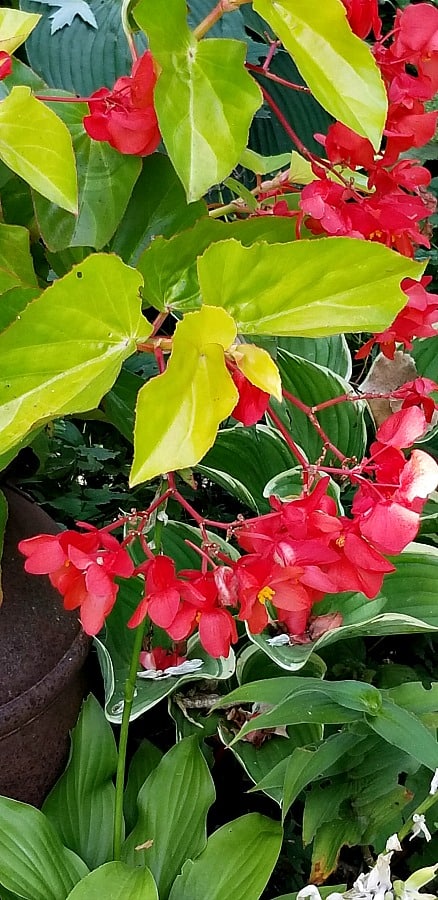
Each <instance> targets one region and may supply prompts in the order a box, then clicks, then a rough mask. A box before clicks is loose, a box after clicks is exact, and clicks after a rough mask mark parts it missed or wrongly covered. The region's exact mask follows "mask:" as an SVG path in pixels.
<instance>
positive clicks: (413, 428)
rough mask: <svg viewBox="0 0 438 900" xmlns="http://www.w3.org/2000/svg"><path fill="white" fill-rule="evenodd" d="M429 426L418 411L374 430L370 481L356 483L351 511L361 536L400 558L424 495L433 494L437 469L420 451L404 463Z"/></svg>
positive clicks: (401, 414)
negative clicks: (398, 554)
mask: <svg viewBox="0 0 438 900" xmlns="http://www.w3.org/2000/svg"><path fill="white" fill-rule="evenodd" d="M426 427H427V421H426V417H425V415H424V412H423V411H422V410H421V409H419V407H417V406H410V407H408V408H405V409H401V410H400V412H398V413H394V415H392V416H390V417H389V419H387V420H386V421H385V422H383V424H382V425H381V426H380V428H379V429H378V430H377V434H376V441H375V442H374V443H373V444H372V445H371V448H370V452H371V465H372V468H373V470H374V477H375V481H374V482H365V481H363V482H360V486H359V490H358V491H357V493H356V495H355V497H354V501H353V506H352V512H353V515H354V517H355V518H356V519H357V522H358V527H359V530H360V533H361V535H362V536H363V537H364V538H365V539H366V540H369V541H370V543H372V544H373V545H374V547H375V548H376V549H377V550H378V551H379V552H381V553H400V552H401V550H403V549H404V547H406V545H407V544H408V543H410V541H413V540H414V538H415V536H416V534H417V531H418V526H419V523H420V513H421V511H422V509H423V506H424V504H425V502H426V498H427V495H428V494H429V493H430V492H431V491H433V490H435V487H436V485H437V482H438V466H437V463H436V462H435V460H434V459H433V458H432V457H431V456H429V454H428V453H424V452H423V451H422V450H413V451H412V453H411V456H410V458H409V459H408V460H406V458H405V456H404V454H403V453H402V450H403V449H404V448H406V447H408V446H410V445H411V444H412V443H413V442H414V441H415V440H417V439H418V438H419V437H421V435H422V434H423V433H424V431H425V430H426Z"/></svg>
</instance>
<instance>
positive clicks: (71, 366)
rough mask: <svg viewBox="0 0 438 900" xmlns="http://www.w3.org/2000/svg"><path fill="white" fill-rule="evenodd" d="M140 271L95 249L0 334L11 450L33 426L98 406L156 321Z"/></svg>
mask: <svg viewBox="0 0 438 900" xmlns="http://www.w3.org/2000/svg"><path fill="white" fill-rule="evenodd" d="M140 284H141V276H140V275H139V273H138V272H136V271H135V270H134V269H130V268H129V267H128V266H125V264H124V263H122V261H121V260H120V259H118V258H117V257H116V256H109V255H107V254H95V255H93V256H89V257H88V258H87V259H86V260H84V262H83V263H80V264H79V265H78V266H75V267H74V269H72V271H71V272H69V273H68V275H66V276H65V277H64V278H61V279H59V281H57V282H55V284H53V285H52V286H51V287H49V288H48V289H47V290H46V291H44V292H43V293H42V294H41V295H40V296H39V297H37V298H36V299H35V300H33V301H32V302H31V303H29V305H28V306H27V307H26V308H25V309H24V310H23V311H22V313H21V314H20V316H19V317H18V318H17V319H16V321H15V322H13V323H12V324H11V325H10V326H9V328H7V329H6V330H5V331H4V332H3V333H2V334H1V335H0V356H1V360H2V374H1V379H0V437H1V443H2V450H3V452H6V451H7V450H9V449H10V448H12V447H14V446H15V445H16V444H18V443H19V442H20V440H22V438H23V437H25V436H26V435H27V434H28V433H29V432H30V431H31V430H32V428H34V427H35V426H36V425H38V424H40V423H43V422H46V421H48V420H49V419H51V418H53V417H54V416H57V415H66V414H68V413H72V412H81V411H84V410H89V409H94V407H96V406H97V405H98V403H99V402H100V400H101V398H102V396H103V395H104V394H105V393H106V392H107V391H108V390H109V389H110V387H111V386H112V384H113V383H114V381H115V379H116V378H117V375H118V373H119V371H120V367H121V365H122V362H123V360H124V359H126V358H127V357H128V356H131V354H132V353H134V351H135V348H136V344H137V341H141V340H145V339H146V338H147V337H148V336H149V334H150V333H151V330H152V328H151V326H150V325H149V323H148V322H147V321H146V319H144V318H143V316H142V315H141V299H140V296H139V288H140Z"/></svg>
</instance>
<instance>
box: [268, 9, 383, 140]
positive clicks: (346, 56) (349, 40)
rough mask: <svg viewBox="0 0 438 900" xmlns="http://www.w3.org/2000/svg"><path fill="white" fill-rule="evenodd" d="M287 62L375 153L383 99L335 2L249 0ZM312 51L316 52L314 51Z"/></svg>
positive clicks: (373, 70) (375, 74)
mask: <svg viewBox="0 0 438 900" xmlns="http://www.w3.org/2000/svg"><path fill="white" fill-rule="evenodd" d="M253 6H254V9H255V10H256V12H258V13H260V15H261V16H263V18H264V19H266V21H267V22H268V23H269V24H270V25H271V27H272V28H273V30H274V32H275V34H276V35H278V37H279V38H280V40H281V41H282V43H283V45H284V47H285V48H286V50H288V52H289V53H290V55H291V56H292V58H293V60H294V62H295V63H296V65H297V67H298V69H299V71H300V73H301V75H302V76H303V78H304V79H305V81H306V83H307V85H308V86H309V88H310V90H311V91H312V94H313V95H314V97H316V99H317V100H318V101H319V102H320V103H321V104H322V106H324V108H325V109H327V111H328V112H329V113H331V114H332V115H333V116H334V117H335V118H336V119H339V121H340V122H343V123H344V125H347V126H348V127H349V128H352V129H353V131H356V132H357V133H358V134H361V135H363V136H364V137H367V138H369V140H370V141H371V143H372V144H373V146H374V148H375V149H376V150H378V149H379V146H380V140H381V137H382V131H383V126H384V123H385V119H386V110H387V97H386V91H385V88H384V85H383V81H382V77H381V75H380V72H379V70H378V68H377V65H376V63H375V61H374V59H373V56H372V54H371V50H370V48H369V47H368V46H367V45H366V44H365V43H364V42H363V41H361V40H360V39H359V38H358V37H356V35H354V34H353V33H352V31H351V29H350V28H349V26H348V24H347V20H346V13H345V9H344V7H343V6H342V4H341V3H339V0H326V2H324V5H323V6H322V7H319V6H315V5H309V4H308V3H307V2H306V0H254V3H253ZM316 48H317V49H316Z"/></svg>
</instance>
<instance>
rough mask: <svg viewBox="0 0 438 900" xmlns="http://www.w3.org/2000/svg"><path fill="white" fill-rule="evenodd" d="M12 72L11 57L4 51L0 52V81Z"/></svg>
mask: <svg viewBox="0 0 438 900" xmlns="http://www.w3.org/2000/svg"><path fill="white" fill-rule="evenodd" d="M11 72H12V57H11V56H9V53H6V50H0V81H2V80H3V78H7V77H8V75H10V74H11Z"/></svg>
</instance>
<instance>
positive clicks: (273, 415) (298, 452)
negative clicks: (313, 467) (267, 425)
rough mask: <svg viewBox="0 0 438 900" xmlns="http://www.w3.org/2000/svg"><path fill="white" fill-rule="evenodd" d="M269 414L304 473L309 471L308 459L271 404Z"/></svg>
mask: <svg viewBox="0 0 438 900" xmlns="http://www.w3.org/2000/svg"><path fill="white" fill-rule="evenodd" d="M267 413H268V415H269V416H270V418H271V419H272V421H273V423H274V425H275V426H276V428H278V430H279V432H280V434H282V435H283V437H284V439H285V441H286V444H287V446H288V447H289V450H291V451H292V453H293V455H294V456H295V457H296V459H297V460H298V462H299V464H300V466H302V467H303V470H304V472H307V471H308V469H309V463H308V461H307V459H306V457H305V456H304V454H303V453H302V452H301V450H300V448H299V447H298V446H297V445H296V443H295V441H294V440H293V439H292V438H291V436H290V434H289V432H288V430H287V428H286V427H285V425H283V422H282V421H281V419H280V418H279V416H277V414H276V413H275V412H274V410H273V409H272V406H271V404H269V406H268V409H267Z"/></svg>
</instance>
